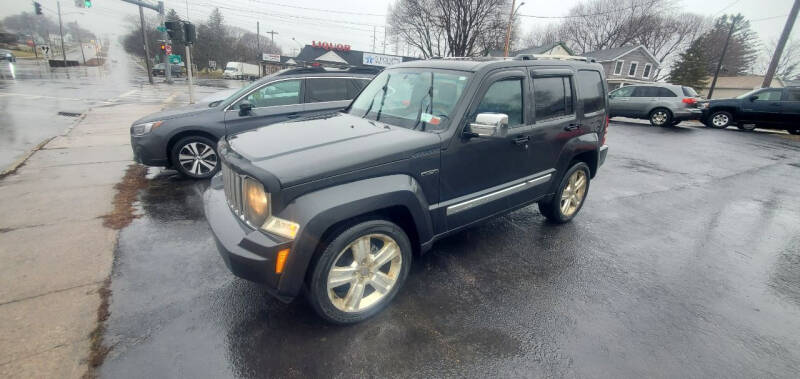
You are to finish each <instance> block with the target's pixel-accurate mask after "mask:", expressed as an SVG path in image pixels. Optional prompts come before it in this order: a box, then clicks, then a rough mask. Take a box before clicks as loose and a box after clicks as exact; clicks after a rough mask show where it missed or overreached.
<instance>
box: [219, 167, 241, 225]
mask: <svg viewBox="0 0 800 379" xmlns="http://www.w3.org/2000/svg"><path fill="white" fill-rule="evenodd" d="M243 178H244V177H243V176H242V175H239V174H237V173H236V172H235V171H233V170H231V168H230V166H228V165H227V164H226V163H223V164H222V180H223V182H224V184H225V199H227V200H228V206H230V207H231V209H232V210H233V213H236V215H237V216H239V217H242V216H243V215H244V200H243V199H242V179H243Z"/></svg>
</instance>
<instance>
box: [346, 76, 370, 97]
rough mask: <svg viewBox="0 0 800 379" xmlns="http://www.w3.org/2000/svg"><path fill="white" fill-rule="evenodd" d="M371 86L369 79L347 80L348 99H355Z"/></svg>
mask: <svg viewBox="0 0 800 379" xmlns="http://www.w3.org/2000/svg"><path fill="white" fill-rule="evenodd" d="M367 84H369V80H368V79H348V80H347V98H348V99H354V98H355V97H356V96H358V94H359V93H360V92H361V90H362V89H364V87H366V86H367Z"/></svg>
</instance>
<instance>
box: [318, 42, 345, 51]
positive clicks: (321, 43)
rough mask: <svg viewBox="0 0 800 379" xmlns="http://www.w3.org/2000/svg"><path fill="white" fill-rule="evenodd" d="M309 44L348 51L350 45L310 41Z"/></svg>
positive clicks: (326, 48)
mask: <svg viewBox="0 0 800 379" xmlns="http://www.w3.org/2000/svg"><path fill="white" fill-rule="evenodd" d="M311 46H312V47H318V48H321V49H325V50H336V51H350V45H345V44H341V43H333V42H322V41H311Z"/></svg>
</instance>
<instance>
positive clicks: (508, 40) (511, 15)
mask: <svg viewBox="0 0 800 379" xmlns="http://www.w3.org/2000/svg"><path fill="white" fill-rule="evenodd" d="M516 5H517V0H511V13H509V14H508V28H507V29H506V47H505V49H504V50H503V56H504V57H507V56H508V45H510V44H511V23H513V22H514V7H515V6H516Z"/></svg>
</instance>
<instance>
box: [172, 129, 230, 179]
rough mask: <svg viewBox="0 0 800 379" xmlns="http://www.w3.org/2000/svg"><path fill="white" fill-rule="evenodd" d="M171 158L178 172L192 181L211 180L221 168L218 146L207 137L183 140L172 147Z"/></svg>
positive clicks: (192, 137) (190, 137)
mask: <svg viewBox="0 0 800 379" xmlns="http://www.w3.org/2000/svg"><path fill="white" fill-rule="evenodd" d="M170 158H171V160H172V166H173V167H175V169H176V170H178V172H180V173H181V174H182V175H183V176H186V177H188V178H192V179H207V178H210V177H212V176H214V174H216V173H217V171H219V168H220V167H219V166H220V163H219V155H218V154H217V144H216V143H215V142H214V141H212V140H210V139H208V138H206V137H201V136H189V137H184V138H181V139H180V140H178V142H176V143H175V145H173V146H172V152H171V154H170Z"/></svg>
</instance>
